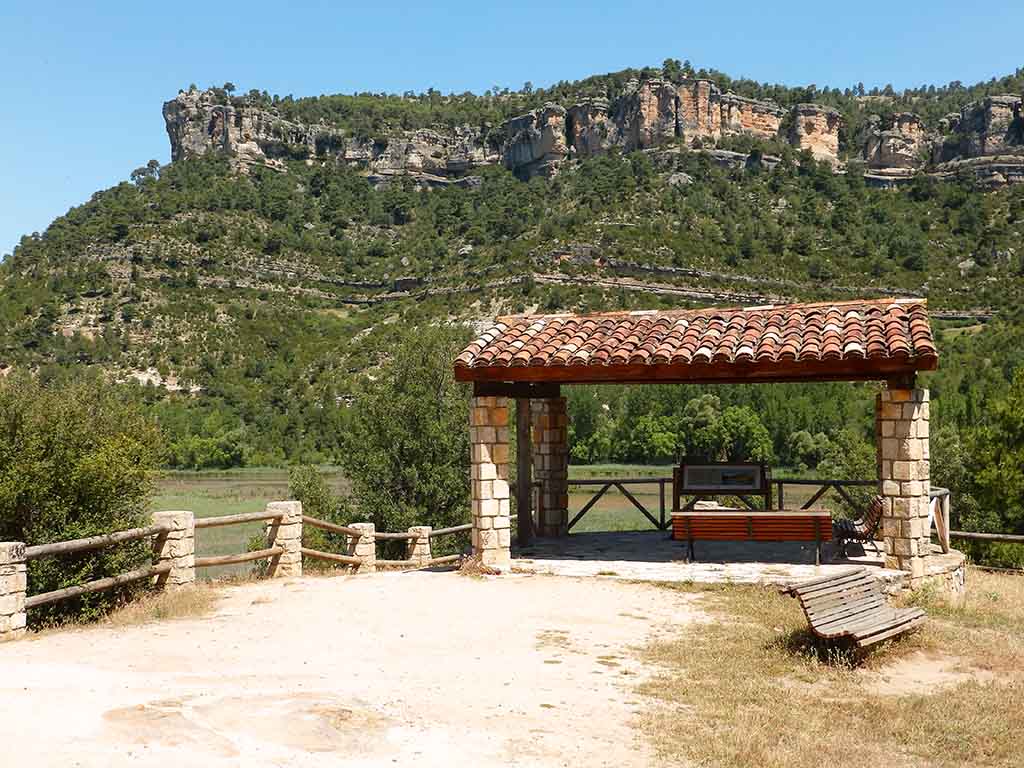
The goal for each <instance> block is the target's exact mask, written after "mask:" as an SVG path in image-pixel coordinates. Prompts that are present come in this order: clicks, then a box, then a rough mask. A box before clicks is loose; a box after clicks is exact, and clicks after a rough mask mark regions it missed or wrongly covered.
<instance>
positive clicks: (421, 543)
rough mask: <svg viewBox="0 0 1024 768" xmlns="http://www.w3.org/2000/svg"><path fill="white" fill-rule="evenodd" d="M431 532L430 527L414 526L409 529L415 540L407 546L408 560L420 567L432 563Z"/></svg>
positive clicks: (406, 556) (410, 541) (406, 555)
mask: <svg viewBox="0 0 1024 768" xmlns="http://www.w3.org/2000/svg"><path fill="white" fill-rule="evenodd" d="M430 531H431V527H430V526H429V525H414V526H412V527H411V528H410V529H409V535H410V536H412V537H413V538H411V539H409V541H408V542H407V544H406V549H405V559H406V560H412V561H413V562H415V563H416V564H417V565H419V566H424V565H427V564H429V563H430Z"/></svg>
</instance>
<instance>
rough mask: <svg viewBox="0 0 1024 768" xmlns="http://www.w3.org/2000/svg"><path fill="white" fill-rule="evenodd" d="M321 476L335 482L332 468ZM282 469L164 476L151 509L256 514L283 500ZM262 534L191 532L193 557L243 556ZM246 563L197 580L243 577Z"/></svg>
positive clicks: (209, 571) (245, 528)
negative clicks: (193, 547) (194, 544)
mask: <svg viewBox="0 0 1024 768" xmlns="http://www.w3.org/2000/svg"><path fill="white" fill-rule="evenodd" d="M324 472H325V473H326V474H327V476H328V480H329V481H330V482H331V483H332V484H333V485H338V484H339V483H340V478H339V476H338V472H337V470H336V469H334V468H331V467H327V468H325V469H324ZM288 498H289V494H288V470H287V469H274V468H266V467H255V468H245V469H232V470H224V471H209V472H167V473H165V474H164V475H163V477H161V479H160V481H159V484H158V493H157V495H156V497H155V498H154V499H153V503H152V509H153V510H154V511H156V510H161V509H186V510H189V511H191V512H192V513H193V514H194V515H195V516H196V518H203V517H220V516H222V515H237V514H242V513H244V512H259V511H261V510H262V509H263V508H264V507H266V505H267V502H270V501H284V500H286V499H288ZM262 531H263V524H262V523H245V524H243V525H229V526H223V527H217V528H204V529H202V530H199V531H196V555H198V556H200V557H203V556H211V555H231V554H236V553H238V552H244V551H246V549H247V548H248V542H249V539H250V538H251V537H252V536H255V535H258V534H260V533H262ZM251 569H252V566H251V564H249V563H242V564H240V565H225V566H215V567H212V568H203V569H201V570H200V571H199V572H198V576H199V578H202V579H215V578H222V577H225V576H241V575H245V574H248V573H249V572H250V570H251Z"/></svg>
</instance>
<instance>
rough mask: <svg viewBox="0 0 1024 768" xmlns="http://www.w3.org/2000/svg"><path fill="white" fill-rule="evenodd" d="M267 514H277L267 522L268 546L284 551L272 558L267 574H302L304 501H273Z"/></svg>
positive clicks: (272, 575)
mask: <svg viewBox="0 0 1024 768" xmlns="http://www.w3.org/2000/svg"><path fill="white" fill-rule="evenodd" d="M267 514H277V515H280V517H276V518H274V519H273V520H270V521H268V522H267V548H268V549H269V548H270V547H281V548H282V549H283V550H284V552H283V553H282V554H280V555H278V556H277V557H273V558H271V559H270V565H269V566H268V567H267V576H268V577H269V578H275V577H278V576H281V577H288V576H301V575H302V502H300V501H272V502H270V503H269V504H267Z"/></svg>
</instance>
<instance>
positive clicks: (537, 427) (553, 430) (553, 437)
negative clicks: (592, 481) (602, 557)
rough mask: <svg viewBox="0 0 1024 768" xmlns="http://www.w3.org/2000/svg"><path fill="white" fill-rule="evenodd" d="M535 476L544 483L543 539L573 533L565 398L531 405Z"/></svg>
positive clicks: (534, 401) (538, 401) (540, 511)
mask: <svg viewBox="0 0 1024 768" xmlns="http://www.w3.org/2000/svg"><path fill="white" fill-rule="evenodd" d="M530 422H531V432H532V435H533V476H534V479H535V480H538V481H540V483H541V493H540V509H539V510H538V511H539V520H538V530H537V534H538V535H539V536H565V535H567V534H568V532H569V485H568V483H569V416H568V413H567V412H566V404H565V398H564V397H551V398H538V399H534V400H531V401H530Z"/></svg>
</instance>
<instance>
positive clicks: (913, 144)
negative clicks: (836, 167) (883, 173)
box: [864, 112, 931, 169]
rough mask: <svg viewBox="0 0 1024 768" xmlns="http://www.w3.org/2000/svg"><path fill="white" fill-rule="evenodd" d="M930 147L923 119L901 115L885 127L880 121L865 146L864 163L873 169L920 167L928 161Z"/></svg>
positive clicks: (903, 113)
mask: <svg viewBox="0 0 1024 768" xmlns="http://www.w3.org/2000/svg"><path fill="white" fill-rule="evenodd" d="M930 144H931V139H930V137H929V136H928V135H927V134H926V133H925V129H924V125H923V124H922V122H921V118H920V117H918V116H917V115H915V114H914V113H912V112H900V113H898V114H896V115H894V116H893V119H892V124H891V125H889V126H887V127H885V128H882V127H881V126H880V125H879V124H878V123H877V122H876V124H875V127H874V128H873V130H872V131H871V132H870V133H869V134H868V138H867V143H866V144H865V146H864V161H865V162H866V163H867V166H868V168H873V169H888V168H916V167H918V166H920V165H921V163H922V162H923V161H924V160H925V159H926V156H927V154H928V153H929V151H930Z"/></svg>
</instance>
